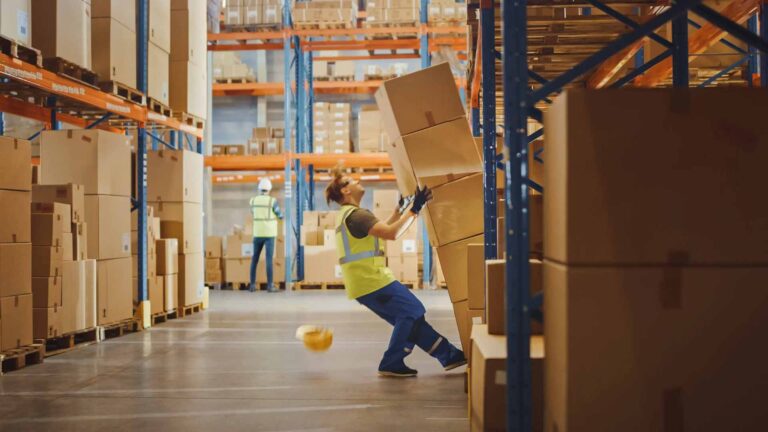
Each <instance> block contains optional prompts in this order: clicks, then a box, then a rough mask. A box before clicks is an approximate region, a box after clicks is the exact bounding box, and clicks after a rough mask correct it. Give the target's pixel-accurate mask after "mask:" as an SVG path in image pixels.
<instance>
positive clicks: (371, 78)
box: [363, 74, 397, 81]
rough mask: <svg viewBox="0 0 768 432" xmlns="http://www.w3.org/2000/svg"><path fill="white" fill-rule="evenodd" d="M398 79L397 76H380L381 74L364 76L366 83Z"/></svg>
mask: <svg viewBox="0 0 768 432" xmlns="http://www.w3.org/2000/svg"><path fill="white" fill-rule="evenodd" d="M393 78H397V75H389V74H387V75H379V74H365V75H363V80H364V81H386V80H391V79H393Z"/></svg>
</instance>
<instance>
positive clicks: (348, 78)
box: [315, 75, 355, 82]
mask: <svg viewBox="0 0 768 432" xmlns="http://www.w3.org/2000/svg"><path fill="white" fill-rule="evenodd" d="M354 80H355V76H354V75H348V76H324V77H315V81H334V82H337V81H344V82H352V81H354Z"/></svg>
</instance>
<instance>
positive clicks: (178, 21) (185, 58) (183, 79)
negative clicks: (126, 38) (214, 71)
mask: <svg viewBox="0 0 768 432" xmlns="http://www.w3.org/2000/svg"><path fill="white" fill-rule="evenodd" d="M206 10H207V9H206V1H205V0H174V1H173V2H172V3H171V66H170V76H172V77H173V80H171V82H170V86H171V87H170V94H169V101H170V105H171V108H172V109H173V110H174V112H175V115H177V116H182V120H185V122H187V121H189V122H191V124H194V125H195V126H201V123H202V120H204V119H205V117H206V112H207V109H208V105H207V104H208V102H207V96H206V92H205V91H201V89H204V88H206V85H207V75H208V68H207V63H206V62H207V59H206V56H207V48H206V47H207V33H206V29H207V26H206ZM180 113H184V114H180ZM185 116H192V118H187V117H185Z"/></svg>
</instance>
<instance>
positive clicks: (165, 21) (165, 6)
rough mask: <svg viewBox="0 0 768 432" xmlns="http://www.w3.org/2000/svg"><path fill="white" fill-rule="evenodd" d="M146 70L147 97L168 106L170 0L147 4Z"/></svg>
mask: <svg viewBox="0 0 768 432" xmlns="http://www.w3.org/2000/svg"><path fill="white" fill-rule="evenodd" d="M147 68H148V70H149V73H148V75H147V96H148V97H150V98H152V99H155V100H157V101H158V102H160V103H162V104H164V105H168V104H169V103H170V73H171V0H151V1H150V2H149V51H148V52H147Z"/></svg>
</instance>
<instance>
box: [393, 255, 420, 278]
mask: <svg viewBox="0 0 768 432" xmlns="http://www.w3.org/2000/svg"><path fill="white" fill-rule="evenodd" d="M387 267H389V269H390V270H391V271H392V273H393V274H394V275H395V278H396V279H397V280H399V281H400V282H409V283H417V282H418V281H419V257H418V256H417V255H415V254H414V255H410V256H396V257H392V256H390V257H387Z"/></svg>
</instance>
